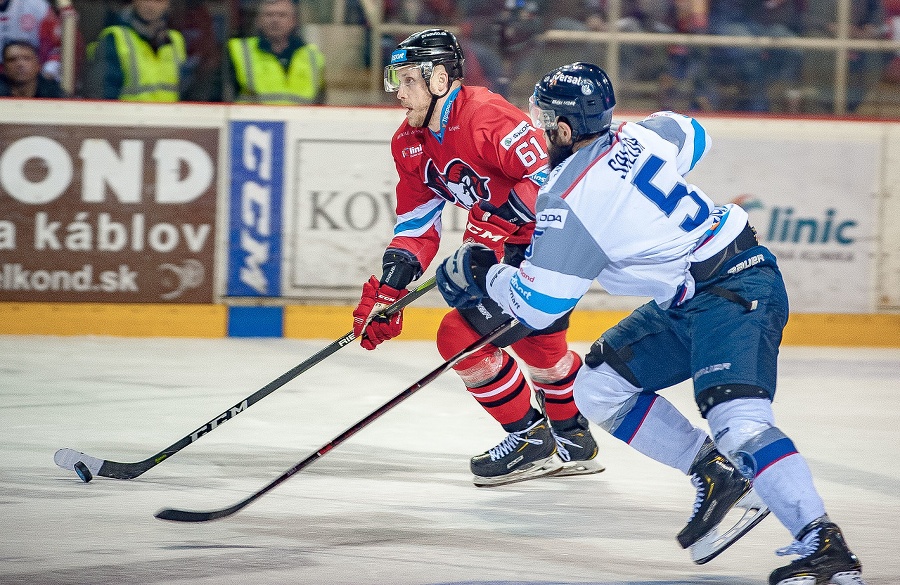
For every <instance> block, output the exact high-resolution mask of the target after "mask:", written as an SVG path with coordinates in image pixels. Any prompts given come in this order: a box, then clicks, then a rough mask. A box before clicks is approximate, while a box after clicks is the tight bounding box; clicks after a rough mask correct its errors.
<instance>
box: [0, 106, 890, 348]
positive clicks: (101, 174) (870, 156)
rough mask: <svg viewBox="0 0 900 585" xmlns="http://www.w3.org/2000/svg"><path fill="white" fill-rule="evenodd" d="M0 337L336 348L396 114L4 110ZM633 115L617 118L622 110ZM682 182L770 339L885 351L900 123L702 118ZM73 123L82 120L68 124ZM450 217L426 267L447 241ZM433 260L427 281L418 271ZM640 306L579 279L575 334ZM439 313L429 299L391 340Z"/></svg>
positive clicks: (427, 334) (377, 213)
mask: <svg viewBox="0 0 900 585" xmlns="http://www.w3.org/2000/svg"><path fill="white" fill-rule="evenodd" d="M6 105H7V106H8V107H5V108H4V111H3V112H0V145H2V146H0V333H2V334H50V335H84V334H94V335H120V336H138V337H140V336H184V337H220V336H238V337H241V336H275V337H277V336H285V337H294V338H321V337H326V338H336V337H340V336H342V335H344V334H345V333H346V332H347V331H348V330H349V329H350V326H351V320H352V318H351V315H350V313H351V311H352V307H353V305H355V302H356V299H357V298H358V295H359V290H360V287H361V283H362V282H364V281H365V280H366V279H367V278H368V277H369V275H371V274H372V273H379V272H380V260H381V254H382V252H383V250H384V247H385V246H386V244H387V242H388V241H389V239H390V237H391V234H392V231H393V224H394V213H393V205H394V193H393V190H394V186H395V184H396V181H397V175H396V171H395V169H394V165H393V161H392V160H391V156H390V149H389V141H390V138H391V136H392V134H393V133H394V131H395V130H396V128H397V126H398V124H399V123H400V121H401V120H402V111H399V110H398V109H396V108H349V107H348V108H344V107H303V108H298V107H256V106H230V105H214V104H175V105H168V104H167V105H159V104H155V105H151V104H120V103H113V102H80V101H66V102H53V103H48V102H31V101H25V100H21V101H20V100H9V103H8V104H6ZM641 117H642V115H640V114H633V113H624V114H622V115H621V118H622V119H623V120H625V119H631V120H634V119H640V118H641ZM698 120H699V121H700V122H701V123H702V124H703V125H704V126H705V127H706V128H707V130H708V131H709V133H710V135H711V137H712V149H711V151H710V153H709V155H708V156H707V159H705V160H704V161H702V162H701V163H700V164H699V165H698V167H697V168H696V169H695V170H694V171H692V173H691V174H690V175H689V176H688V180H689V181H691V182H692V183H694V184H696V185H697V186H699V188H701V189H702V190H703V191H704V192H706V193H707V194H708V195H709V196H710V197H711V198H712V199H713V200H714V201H716V202H717V203H725V202H733V203H737V204H739V205H741V206H742V207H744V208H745V209H747V210H748V212H749V214H750V218H751V222H752V223H753V224H754V226H755V227H756V229H757V233H758V235H759V238H760V240H761V243H762V244H764V245H766V246H767V247H769V248H770V249H771V250H772V251H773V252H774V253H775V254H776V256H777V257H778V260H779V265H780V267H781V270H782V272H783V274H784V276H785V281H786V284H787V288H788V293H789V296H790V302H791V311H792V316H791V320H790V322H789V324H788V327H787V330H786V332H785V342H786V343H789V344H800V345H808V344H811V345H868V346H898V345H900V312H898V311H900V228H898V226H897V224H896V222H894V221H889V218H893V217H897V216H898V215H900V123H896V122H878V121H852V120H832V119H811V118H808V119H786V118H781V119H779V118H760V117H727V116H706V115H704V116H702V117H699V118H698ZM76 121H77V123H75V122H76ZM464 227H465V216H464V213H462V212H461V210H459V209H457V208H449V209H447V210H445V212H444V218H443V229H444V232H445V234H444V238H443V245H442V246H441V249H440V251H439V253H438V258H441V257H443V256H446V255H447V254H449V253H450V252H451V251H452V250H453V249H454V248H455V247H456V246H457V244H458V242H460V241H461V239H462V234H463V230H464ZM433 270H434V265H432V267H431V268H430V269H429V271H427V272H426V274H425V276H426V277H427V276H430V275H431V274H432V273H433ZM641 302H643V299H638V298H631V297H626V298H620V297H612V296H611V295H608V294H606V293H605V292H604V291H602V290H601V289H600V288H599V287H596V286H595V287H594V288H592V289H591V291H589V293H588V295H586V297H585V298H584V299H583V300H582V302H581V303H580V304H579V307H578V311H576V312H575V314H574V315H573V318H572V328H571V331H570V337H571V338H572V339H573V340H580V341H590V340H593V339H595V338H597V337H598V336H599V335H600V334H601V333H602V332H603V331H604V330H605V329H606V328H607V327H609V326H610V325H612V324H614V323H615V322H616V321H617V320H618V319H620V318H621V316H623V315H624V314H627V312H628V311H630V310H631V309H632V308H634V307H635V306H637V305H638V304H640V303H641ZM445 311H446V309H445V308H444V307H443V302H442V299H441V298H440V295H438V294H437V293H429V294H428V295H425V296H424V297H423V298H422V299H420V300H418V301H416V305H415V306H414V307H410V308H408V309H407V312H406V315H407V317H406V320H405V329H404V336H405V337H406V338H407V339H428V338H431V337H433V335H434V331H435V330H436V328H437V325H438V323H439V321H440V317H441V315H443V313H444V312H445Z"/></svg>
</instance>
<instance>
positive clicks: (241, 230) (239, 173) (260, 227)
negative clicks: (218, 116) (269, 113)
mask: <svg viewBox="0 0 900 585" xmlns="http://www.w3.org/2000/svg"><path fill="white" fill-rule="evenodd" d="M283 182H284V123H283V122H243V121H239V122H232V123H231V217H230V222H229V250H228V294H229V295H231V296H262V297H271V296H278V295H280V294H281V209H282V189H283Z"/></svg>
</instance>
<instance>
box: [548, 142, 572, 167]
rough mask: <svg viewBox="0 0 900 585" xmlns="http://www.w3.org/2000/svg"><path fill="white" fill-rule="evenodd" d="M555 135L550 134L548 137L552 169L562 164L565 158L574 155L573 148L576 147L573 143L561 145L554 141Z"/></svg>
mask: <svg viewBox="0 0 900 585" xmlns="http://www.w3.org/2000/svg"><path fill="white" fill-rule="evenodd" d="M554 137H555V135H550V136H548V137H547V138H548V140H547V156H548V157H549V158H550V161H549V163H548V164H549V165H550V170H551V171H552V170H553V169H555V168H556V167H558V166H559V165H560V164H562V162H563V161H564V160H566V159H567V158H569V157H570V156H572V153H573V150H572V149H573V148H574V145H573V144H567V145H565V146H559V145H558V144H556V142H555V141H554Z"/></svg>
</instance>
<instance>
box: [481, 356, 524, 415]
mask: <svg viewBox="0 0 900 585" xmlns="http://www.w3.org/2000/svg"><path fill="white" fill-rule="evenodd" d="M502 356H503V357H502V359H503V362H502V365H501V367H500V371H499V372H498V373H497V375H496V376H494V377H492V378H491V379H490V380H488V381H487V382H486V383H485V384H482V385H479V386H477V387H475V388H471V387H469V392H471V393H472V395H473V396H474V397H475V400H477V401H478V403H479V404H481V406H483V407H484V409H485V410H487V411H488V413H489V414H490V415H491V416H492V417H494V418H495V419H496V420H497V422H499V423H500V424H501V425H509V424H512V423H516V422H519V421H520V420H522V418H523V417H525V416H526V415H527V414H528V411H529V410H530V409H531V388H529V386H528V382H527V381H526V380H525V375H524V374H523V373H522V370H521V369H519V365H518V364H517V363H516V360H514V359H512V357H511V356H510V355H509V354H508V353H506V352H505V351H504V352H502Z"/></svg>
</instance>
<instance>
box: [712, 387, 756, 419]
mask: <svg viewBox="0 0 900 585" xmlns="http://www.w3.org/2000/svg"><path fill="white" fill-rule="evenodd" d="M735 398H765V399H767V400H772V395H771V394H769V392H768V391H767V390H766V389H765V388H760V387H759V386H751V385H750V384H723V385H721V386H711V387H709V388H707V389H705V390H701V391H700V392H697V396H696V399H697V406H699V407H700V414H701V415H703V418H706V413H708V412H709V410H710V409H711V408H712V407H713V406H716V405H717V404H722V403H723V402H728V401H729V400H734V399H735Z"/></svg>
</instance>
